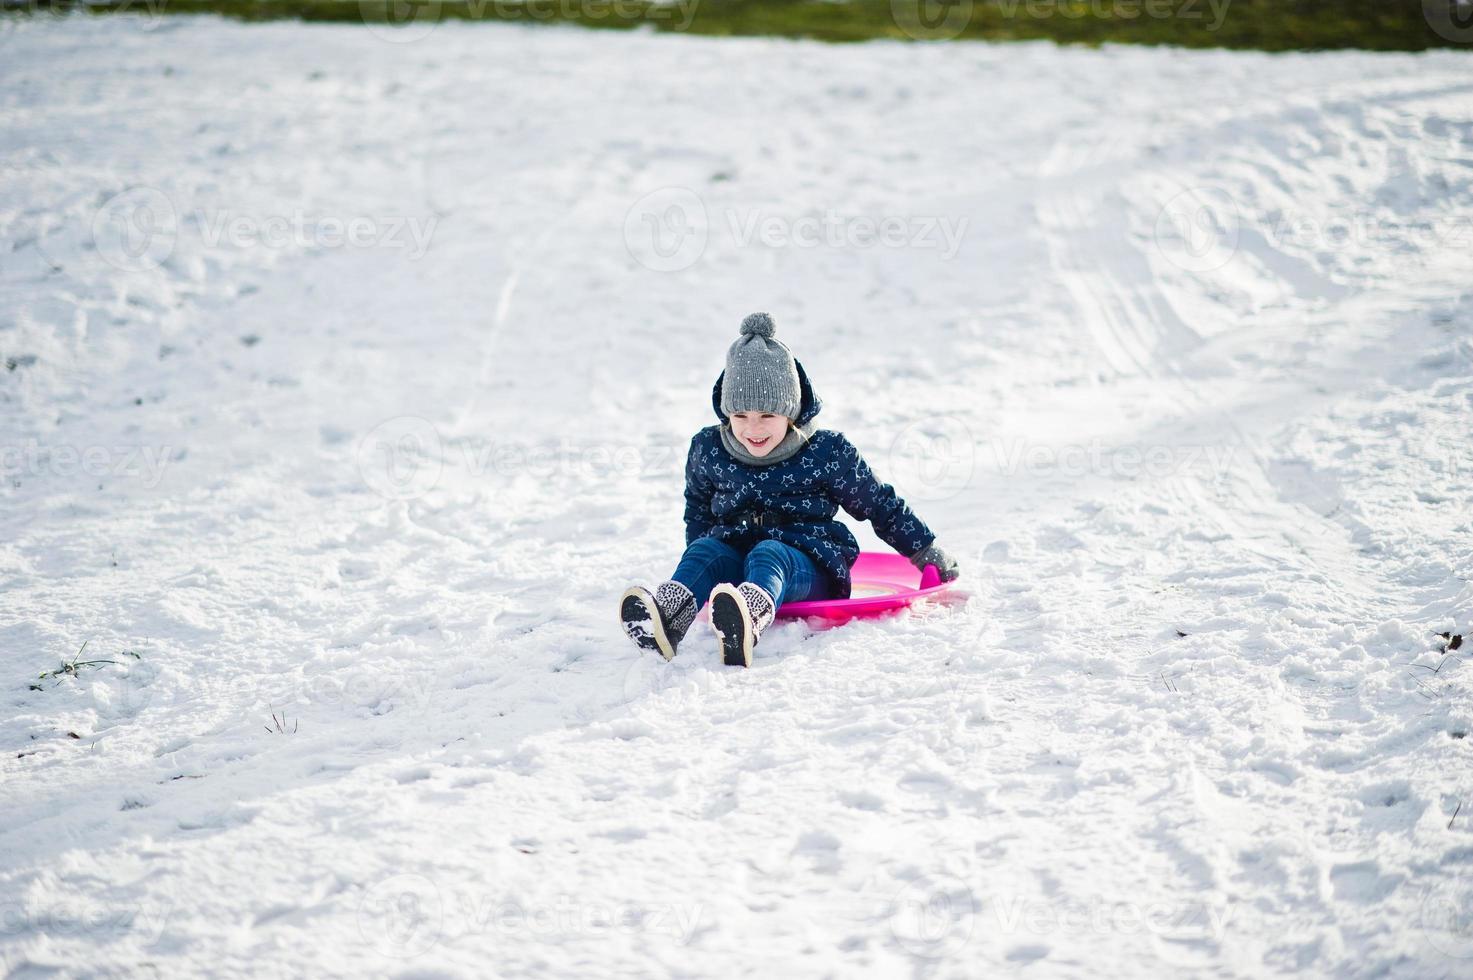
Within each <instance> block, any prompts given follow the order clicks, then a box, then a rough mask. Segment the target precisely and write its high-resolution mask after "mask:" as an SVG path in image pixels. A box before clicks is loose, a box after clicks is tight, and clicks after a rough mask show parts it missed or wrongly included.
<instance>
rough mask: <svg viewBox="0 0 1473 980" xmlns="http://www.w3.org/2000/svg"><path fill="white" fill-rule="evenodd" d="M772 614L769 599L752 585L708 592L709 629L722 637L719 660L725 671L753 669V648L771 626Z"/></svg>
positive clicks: (761, 589)
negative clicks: (709, 604)
mask: <svg viewBox="0 0 1473 980" xmlns="http://www.w3.org/2000/svg"><path fill="white" fill-rule="evenodd" d="M774 612H776V603H775V602H773V599H772V596H770V595H768V594H767V590H766V589H763V588H762V587H761V586H758V585H753V584H752V583H751V582H743V583H742V584H741V585H727V584H725V583H723V584H721V585H718V586H716V588H714V589H712V590H711V628H712V629H714V630H715V631H716V635H717V636H719V637H721V656H722V659H723V660H724V661H725V662H726V665H727V666H728V667H750V666H752V647H754V646H756V645H757V638H758V637H759V636H761V635H762V631H763V630H765V629H767V627H768V626H769V625H771V624H772V614H773V613H774Z"/></svg>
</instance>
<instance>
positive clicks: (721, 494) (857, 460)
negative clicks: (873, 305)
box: [685, 364, 935, 599]
mask: <svg viewBox="0 0 1473 980" xmlns="http://www.w3.org/2000/svg"><path fill="white" fill-rule="evenodd" d="M722 377H725V375H724V374H723V375H722ZM721 381H722V378H717V379H716V387H715V388H714V389H712V391H711V407H712V408H714V409H715V410H716V416H717V418H719V419H721V422H722V425H725V424H726V422H727V417H726V415H725V414H723V413H722V411H721ZM798 385H799V389H800V391H801V393H802V406H801V409H800V410H799V414H798V418H797V420H796V421H797V422H798V424H800V425H806V424H808V423H809V422H811V421H812V420H813V418H814V416H816V415H817V414H818V412H819V409H820V408H821V407H822V404H823V403H822V402H820V401H819V399H818V396H816V395H815V394H814V393H813V387H812V386H811V385H810V384H809V383H808V375H807V374H806V373H805V372H804V370H803V365H802V364H798ZM840 507H843V508H844V510H845V511H846V512H847V513H848V514H849V515H850V516H852V517H854V518H855V519H856V520H861V521H870V522H871V523H873V525H874V529H875V534H876V535H877V536H878V537H879V538H880V540H881V541H884V542H885V543H886V544H888V545H889V546H890V547H892V548H894V549H895V550H896V551H898V552H900V553H901V554H903V555H906V556H907V557H908V556H910V555H913V554H915V553H916V552H917V551H920V550H921V549H922V548H925V547H927V546H929V545H930V544H931V542H932V541H933V540H934V539H935V535H933V534H932V533H931V529H930V528H928V527H927V526H926V525H925V523H924V522H923V521H921V519H920V518H919V517H917V516H916V515H915V514H914V513H913V512H912V511H911V509H910V508H909V507H908V506H906V503H905V501H904V500H901V499H900V497H899V495H898V494H896V493H895V489H894V488H893V487H891V486H890V485H889V484H888V483H881V482H880V481H879V480H878V479H876V478H875V475H874V473H873V472H872V471H871V470H870V468H869V464H868V463H866V462H865V461H864V459H863V458H862V457H861V456H860V455H859V450H857V449H855V448H854V444H853V443H851V442H850V441H849V440H848V439H845V438H844V437H843V436H842V435H841V434H839V433H837V432H834V431H831V430H829V429H819V430H817V431H815V432H814V433H813V437H812V438H811V439H810V440H809V442H808V445H806V446H804V447H803V449H802V450H800V451H799V452H798V453H796V454H795V455H793V456H791V457H789V458H788V459H785V460H783V461H782V462H781V463H772V464H770V465H767V466H749V465H748V464H746V463H742V462H740V461H738V460H737V459H736V458H735V457H733V456H732V455H731V453H729V452H727V450H726V447H725V446H724V445H722V443H721V426H720V425H711V426H707V427H706V428H704V429H702V430H701V431H700V432H697V433H696V434H695V437H694V438H692V439H691V441H690V455H689V456H687V457H686V462H685V543H686V545H687V546H689V545H690V543H691V542H693V541H695V540H697V539H698V538H716V539H718V540H721V541H726V542H728V543H729V544H731V545H732V546H733V547H736V548H739V549H741V550H742V551H746V550H748V549H750V548H751V547H752V545H754V544H756V543H757V542H758V541H761V540H763V539H764V538H771V539H773V540H775V541H781V542H782V543H783V544H787V545H791V546H793V547H794V548H797V549H798V550H799V551H802V552H804V553H805V554H807V555H808V556H809V557H810V558H812V559H813V560H814V562H815V563H816V564H817V565H818V568H819V570H820V571H821V572H823V573H824V574H825V575H827V576H828V579H829V582H830V590H829V595H830V597H831V598H835V599H847V598H848V597H849V592H850V581H849V569H850V567H851V566H853V564H854V560H855V559H856V558H858V557H859V542H857V541H856V540H855V539H854V533H853V532H852V531H850V530H849V528H847V527H845V526H844V525H843V524H841V523H840V522H839V521H837V520H835V519H834V518H835V515H836V514H837V513H838V510H839V508H840ZM759 515H761V516H760V519H759ZM769 515H776V517H777V520H776V521H774V520H773V519H772V517H771V516H769Z"/></svg>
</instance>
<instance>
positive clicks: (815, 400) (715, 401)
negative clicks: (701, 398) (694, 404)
mask: <svg viewBox="0 0 1473 980" xmlns="http://www.w3.org/2000/svg"><path fill="white" fill-rule="evenodd" d="M793 366H794V367H796V368H797V369H798V394H799V395H800V401H799V403H798V404H799V408H798V417H797V418H796V419H794V420H793V422H794V423H795V424H797V425H798V426H800V427H801V426H805V425H808V424H809V423H811V422H812V421H813V419H814V416H816V415H818V413H819V410H820V409H822V408H823V402H822V401H821V400H820V399H819V397H818V396H817V395H815V394H814V393H813V385H812V384H810V383H809V381H808V372H807V371H804V370H803V362H802V361H800V360H798V359H797V358H794V359H793ZM725 378H726V372H725V371H722V372H721V374H720V376H718V377H717V378H716V385H715V387H713V388H712V389H711V408H712V409H713V410H714V411H715V412H716V417H717V418H718V419H720V420H721V424H722V425H725V424H726V423H727V422H729V421H730V419H728V418H727V416H726V413H725V412H723V411H722V410H721V382H722V381H723V380H725Z"/></svg>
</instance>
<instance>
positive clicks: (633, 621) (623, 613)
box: [619, 586, 675, 660]
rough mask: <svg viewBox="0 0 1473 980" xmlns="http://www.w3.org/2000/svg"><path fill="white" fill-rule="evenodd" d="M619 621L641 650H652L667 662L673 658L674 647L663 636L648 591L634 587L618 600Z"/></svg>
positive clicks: (661, 624) (666, 637) (662, 624)
mask: <svg viewBox="0 0 1473 980" xmlns="http://www.w3.org/2000/svg"><path fill="white" fill-rule="evenodd" d="M619 620H620V622H621V623H622V625H623V626H624V633H625V635H626V636H628V637H629V638H630V639H631V640H633V641H634V644H635V646H637V647H639V648H640V649H641V650H653V651H655V652H656V653H658V654H659V655H660V656H662V657H664V658H665V659H666V660H669V659H670V658H671V657H674V656H675V645H674V644H672V643H671V642H670V638H669V637H668V636H666V635H665V624H664V623H662V622H661V621H660V617H659V615H658V614H657V613H656V612H655V597H654V596H653V595H651V594H650V590H649V589H644V588H640V587H639V586H635V587H633V588H631V589H628V590H627V591H625V593H624V595H623V596H622V597H620V599H619Z"/></svg>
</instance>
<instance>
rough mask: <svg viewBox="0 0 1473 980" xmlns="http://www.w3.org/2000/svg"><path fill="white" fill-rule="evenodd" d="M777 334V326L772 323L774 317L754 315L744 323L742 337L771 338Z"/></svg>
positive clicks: (760, 314)
mask: <svg viewBox="0 0 1473 980" xmlns="http://www.w3.org/2000/svg"><path fill="white" fill-rule="evenodd" d="M775 333H777V324H775V323H773V322H772V317H770V316H768V315H767V314H766V313H752V314H750V315H748V317H747V318H746V319H745V320H743V321H742V329H741V335H742V336H743V337H751V336H757V337H771V336H772V335H773V334H775Z"/></svg>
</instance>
